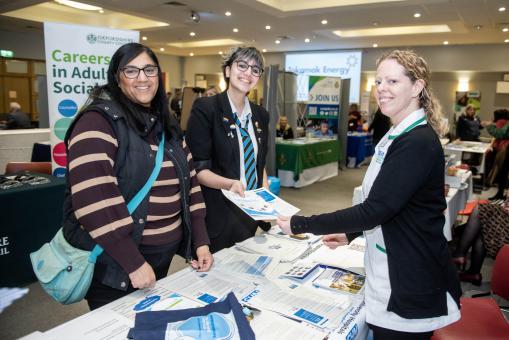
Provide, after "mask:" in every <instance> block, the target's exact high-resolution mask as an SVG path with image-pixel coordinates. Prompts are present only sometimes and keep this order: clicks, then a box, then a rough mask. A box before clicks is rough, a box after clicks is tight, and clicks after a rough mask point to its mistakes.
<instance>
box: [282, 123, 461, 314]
mask: <svg viewBox="0 0 509 340" xmlns="http://www.w3.org/2000/svg"><path fill="white" fill-rule="evenodd" d="M443 190H444V155H443V150H442V146H441V145H440V141H439V140H438V137H437V135H436V134H435V133H434V131H433V129H432V128H431V127H430V126H429V125H423V126H418V127H416V128H414V129H413V130H411V131H409V132H407V133H405V134H403V135H401V136H399V137H397V138H396V140H394V142H393V143H392V144H391V146H390V147H389V149H388V151H387V155H386V157H385V160H384V162H383V164H382V167H381V169H380V172H379V173H378V176H377V177H376V179H375V181H374V183H373V186H372V187H371V190H370V192H369V196H368V197H367V198H366V200H365V201H364V202H363V203H361V204H358V205H356V206H353V207H351V208H347V209H343V210H339V211H336V212H333V213H328V214H322V215H317V216H311V217H302V216H293V217H292V219H291V225H292V231H293V232H294V233H302V232H313V233H315V234H331V233H338V232H355V231H364V230H370V229H372V228H374V227H376V226H377V225H381V226H382V233H383V236H384V241H385V245H386V250H387V261H388V265H389V278H390V283H391V291H392V293H391V296H390V298H389V305H388V306H387V310H388V311H392V312H394V313H396V314H397V315H399V316H401V317H404V318H407V319H421V318H430V317H437V316H441V315H446V314H447V300H446V293H447V292H449V293H450V294H451V296H452V297H453V298H454V299H455V301H456V303H458V306H459V297H460V295H461V288H460V285H459V280H458V276H457V273H456V269H455V268H454V265H453V264H452V262H451V261H450V257H449V250H448V247H447V241H446V239H445V237H444V235H443V228H444V223H445V217H444V210H445V209H446V208H447V205H446V202H445V198H444V193H443Z"/></svg>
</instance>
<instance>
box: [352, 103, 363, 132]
mask: <svg viewBox="0 0 509 340" xmlns="http://www.w3.org/2000/svg"><path fill="white" fill-rule="evenodd" d="M362 123H363V122H362V115H361V113H360V112H359V106H358V105H357V104H355V103H352V104H350V107H349V108H348V131H350V132H354V131H362Z"/></svg>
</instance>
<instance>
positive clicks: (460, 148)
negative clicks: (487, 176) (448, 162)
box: [444, 141, 490, 175]
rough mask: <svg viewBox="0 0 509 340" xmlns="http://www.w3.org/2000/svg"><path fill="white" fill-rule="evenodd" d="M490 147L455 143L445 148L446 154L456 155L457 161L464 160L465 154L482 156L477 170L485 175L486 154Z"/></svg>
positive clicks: (479, 144) (472, 143)
mask: <svg viewBox="0 0 509 340" xmlns="http://www.w3.org/2000/svg"><path fill="white" fill-rule="evenodd" d="M489 147H490V143H481V142H464V141H454V142H452V143H449V144H446V145H445V146H444V153H445V154H446V155H455V160H456V161H461V160H462V159H464V155H463V154H464V153H474V154H479V155H481V160H480V164H479V165H478V166H477V168H478V171H479V174H480V175H483V174H484V173H485V164H484V163H485V158H486V152H487V151H488V149H489Z"/></svg>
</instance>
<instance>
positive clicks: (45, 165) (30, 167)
mask: <svg viewBox="0 0 509 340" xmlns="http://www.w3.org/2000/svg"><path fill="white" fill-rule="evenodd" d="M20 171H29V172H35V173H39V174H47V175H51V162H9V163H7V165H6V166H5V174H6V175H9V174H14V173H17V172H20Z"/></svg>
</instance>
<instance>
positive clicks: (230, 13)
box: [224, 11, 232, 17]
mask: <svg viewBox="0 0 509 340" xmlns="http://www.w3.org/2000/svg"><path fill="white" fill-rule="evenodd" d="M224 15H226V16H227V17H229V16H230V15H232V12H230V11H226V12H224Z"/></svg>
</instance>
